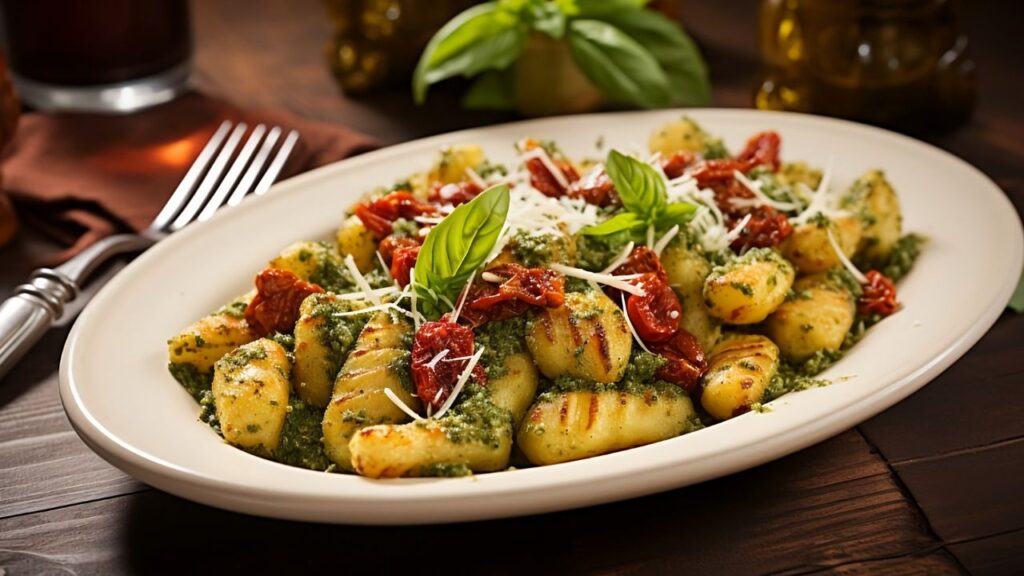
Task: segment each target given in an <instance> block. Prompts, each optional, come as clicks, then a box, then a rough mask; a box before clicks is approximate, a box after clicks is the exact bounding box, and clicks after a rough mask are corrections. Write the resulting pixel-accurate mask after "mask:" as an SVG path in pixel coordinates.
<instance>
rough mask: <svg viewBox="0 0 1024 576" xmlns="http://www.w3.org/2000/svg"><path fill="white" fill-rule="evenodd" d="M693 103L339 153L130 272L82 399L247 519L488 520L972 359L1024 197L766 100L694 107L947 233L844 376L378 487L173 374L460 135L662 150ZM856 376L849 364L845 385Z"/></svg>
mask: <svg viewBox="0 0 1024 576" xmlns="http://www.w3.org/2000/svg"><path fill="white" fill-rule="evenodd" d="M681 113H682V112H680V111H656V112H634V113H616V114H600V115H589V116H574V117H565V118H552V119H544V120H534V121H528V122H521V123H515V124H507V125H503V126H495V127H490V128H481V129H476V130H467V131H463V132H456V133H452V134H447V135H442V136H437V137H433V138H427V139H425V140H419V141H416V142H410V143H407V144H403V145H400V146H395V147H392V148H388V149H384V150H380V151H377V152H372V153H369V154H365V155H363V156H360V157H358V158H354V159H351V160H346V161H343V162H339V163H337V164H334V165H332V166H327V167H325V168H321V169H319V170H316V171H313V172H310V173H308V174H305V175H302V176H299V177H297V178H293V179H291V180H288V181H286V182H283V183H281V184H279V185H277V186H276V187H275V188H274V190H273V193H272V194H268V195H266V196H263V197H261V198H257V199H254V200H250V201H248V202H246V203H244V204H243V205H242V206H240V207H238V208H236V209H231V210H227V211H225V212H222V213H221V214H218V215H217V217H215V218H213V219H212V220H211V221H209V222H206V223H201V224H196V225H193V226H190V227H189V228H188V229H186V230H184V231H182V232H180V233H178V234H175V235H174V236H172V237H170V238H168V239H167V240H165V241H163V242H161V243H160V244H158V245H157V246H155V247H154V248H152V249H151V250H149V251H148V252H146V253H145V254H143V255H142V256H141V257H139V258H138V259H137V260H135V261H134V262H132V263H131V265H129V266H128V267H127V268H126V269H125V270H124V271H123V272H121V273H120V274H119V275H118V276H117V277H116V278H114V280H113V281H112V282H110V284H109V285H107V286H106V287H105V288H104V289H103V290H102V292H101V293H100V294H99V295H98V296H97V297H96V298H95V300H93V301H92V303H91V304H90V305H89V306H88V307H87V309H86V310H85V311H84V312H83V314H82V315H81V317H80V318H79V319H78V322H77V323H76V324H75V326H74V329H73V330H72V331H71V335H70V337H69V338H68V341H67V345H66V346H65V349H64V355H63V358H62V361H61V366H60V392H61V399H62V401H63V403H64V408H65V409H66V410H67V413H68V417H69V418H70V420H71V423H72V425H73V426H74V427H75V429H76V430H77V431H78V433H79V434H80V435H81V437H82V439H83V440H84V441H85V442H86V443H87V444H88V445H89V446H90V447H91V448H92V449H93V450H95V451H96V452H98V453H99V454H100V455H101V456H103V457H104V458H106V459H107V460H108V461H110V462H111V463H113V464H114V465H115V466H118V467H119V468H121V469H122V470H124V471H125V472H127V473H129V474H131V475H132V476H135V477H136V478H138V479H139V480H141V481H143V482H146V483H147V484H151V485H153V486H155V487H157V488H160V489H162V490H166V491H167V492H171V493H173V494H177V495H179V496H182V497H184V498H188V499H191V500H195V501H198V502H202V503H204V504H209V505H213V506H219V507H222V508H228V509H231V510H236V511H240V512H247V513H251V514H259V515H264V516H273V517H278V518H288V519H296V520H314V521H324V522H339V523H360V524H413V523H435V522H452V521H461V520H479V519H485V518H498V517H506V516H517V515H525V514H533V513H539V512H548V511H554V510H562V509H567V508H574V507H580V506H587V505H592V504H598V503H602V502H608V501H612V500H620V499H625V498H632V497H635V496H640V495H644V494H650V493H654V492H658V491H662V490H668V489H671V488H677V487H680V486H685V485H688V484H693V483H696V482H701V481H703V480H708V479H710V478H715V477H718V476H723V475H725V474H730V473H733V472H736V471H739V470H742V469H745V468H749V467H752V466H755V465H758V464H761V463H763V462H767V461H769V460H772V459H774V458H779V457H781V456H783V455H786V454H789V453H792V452H795V451H797V450H800V449H802V448H804V447H806V446H809V445H811V444H814V443H816V442H819V441H821V440H823V439H825V438H828V437H830V436H833V435H835V434H837V433H839V432H842V431H843V430H846V429H848V428H850V427H851V426H854V425H856V424H857V423H859V422H861V421H863V420H865V419H866V418H869V417H871V416H872V415H874V414H877V413H878V412H880V411H882V410H884V409H886V408H887V407H889V406H892V405H893V404H895V403H896V402H898V401H899V400H901V399H903V398H905V397H906V396H908V395H909V394H911V393H912V392H914V391H915V390H917V389H918V388H920V387H921V386H923V385H924V384H925V383H926V382H928V381H929V380H931V379H932V378H934V377H935V376H936V375H938V374H939V373H941V372H942V371H943V370H944V369H945V368H946V367H948V366H949V365H950V364H952V363H953V362H954V361H955V360H956V359H957V358H959V357H960V356H961V355H963V354H964V353H965V352H966V351H967V350H968V349H969V348H970V347H971V346H972V345H973V344H974V343H975V342H976V341H977V340H978V339H979V338H981V336H982V334H984V332H985V331H986V330H988V328H989V327H990V326H991V325H992V323H993V322H995V320H996V318H997V317H998V316H999V314H1000V312H1001V311H1002V309H1003V307H1004V305H1005V304H1006V302H1007V300H1008V299H1009V297H1010V294H1011V293H1012V291H1013V289H1014V286H1015V283H1016V282H1017V279H1018V277H1019V275H1020V271H1021V265H1022V257H1024V256H1022V252H1024V240H1022V238H1024V236H1022V233H1021V225H1020V221H1019V219H1018V216H1017V213H1016V211H1015V210H1014V208H1013V206H1012V205H1011V204H1010V202H1009V201H1008V200H1007V198H1006V197H1005V196H1004V194H1003V193H1002V191H1001V190H999V188H998V187H997V186H996V185H995V184H994V183H993V182H992V181H991V180H989V179H988V178H987V177H985V176H984V175H983V174H982V173H981V172H979V171H978V170H976V169H974V168H973V167H971V166H970V165H968V164H966V163H965V162H963V161H962V160H959V159H958V158H956V157H954V156H952V155H950V154H948V153H946V152H943V151H941V150H939V149H937V148H934V147H932V146H929V145H926V144H923V143H921V142H918V141H915V140H912V139H910V138H906V137H904V136H900V135H897V134H894V133H891V132H886V131H883V130H879V129H876V128H870V127H866V126H861V125H858V124H853V123H850V122H844V121H839V120H832V119H825V118H818V117H812V116H804V115H796V114H782V113H766V112H757V111H750V110H687V111H685V113H686V114H689V115H691V116H693V117H694V118H696V119H697V120H698V121H699V122H701V123H702V124H703V125H704V126H705V127H706V128H707V129H708V130H709V131H710V132H712V133H714V134H720V135H722V136H723V137H724V138H725V140H726V143H727V144H728V145H729V147H730V148H731V149H732V150H736V149H738V148H740V147H742V146H743V144H744V142H745V141H746V138H747V137H749V136H750V135H752V134H753V133H755V132H758V131H761V130H766V129H773V130H777V131H779V133H780V134H781V135H782V141H783V157H784V158H785V159H788V160H806V161H808V162H810V163H812V164H814V165H818V166H824V165H826V164H827V163H828V162H829V160H830V159H833V160H834V170H833V182H834V185H836V186H846V185H848V184H849V183H851V182H852V181H853V180H854V179H855V178H856V177H857V176H858V175H859V174H861V173H863V172H864V171H866V170H868V169H871V168H882V169H884V170H885V171H886V174H887V175H888V177H889V178H890V180H891V181H892V183H893V185H894V186H895V188H896V190H897V192H898V193H899V196H900V200H901V202H902V204H903V213H904V215H905V217H904V228H905V230H907V231H914V232H919V233H922V234H925V235H926V236H928V237H929V238H930V240H931V241H930V243H929V244H928V245H927V247H926V248H925V250H924V252H923V254H922V255H921V257H920V260H919V261H918V263H917V266H916V267H915V268H914V270H913V272H912V273H911V274H910V275H909V276H908V277H907V278H906V279H905V280H904V281H903V282H902V284H901V285H900V287H899V289H900V300H901V301H902V303H903V305H904V308H903V309H902V310H901V311H900V312H899V313H898V314H896V315H894V316H892V317H890V318H888V319H887V320H885V321H884V322H882V323H881V324H879V325H878V326H876V327H875V328H873V329H872V330H871V331H870V332H869V333H868V335H867V336H866V337H865V338H864V340H863V341H862V342H861V343H860V344H858V345H857V346H856V347H854V349H853V350H851V351H850V353H849V354H848V355H847V356H846V357H845V358H844V359H843V360H842V361H841V362H839V363H838V364H836V365H835V366H834V367H833V368H832V369H830V370H829V371H828V372H827V373H826V374H825V376H828V377H834V378H840V381H838V382H837V383H835V384H833V385H832V386H829V387H827V388H820V389H813V390H808V391H805V392H800V393H797V394H792V395H789V396H785V397H783V398H781V399H779V400H777V401H775V402H773V403H771V411H770V412H766V413H750V414H746V415H743V416H740V417H738V418H735V419H733V420H730V421H728V422H724V423H722V424H718V425H715V426H712V427H710V428H707V429H704V430H701V431H699V432H695V433H692V434H688V435H686V436H681V437H679V438H674V439H671V440H667V441H664V442H659V443H657V444H652V445H649V446H644V447H640V448H634V449H631V450H626V451H623V452H618V453H615V454H609V455H605V456H600V457H597V458H591V459H588V460H582V461H579V462H571V463H567V464H559V465H556V466H548V467H540V468H531V469H524V470H514V471H507V472H500V473H493V474H482V475H479V476H476V477H470V478H455V479H403V480H386V481H382V480H377V481H375V480H369V479H365V478H360V477H356V476H347V475H340V474H325V473H320V472H312V471H308V470H302V469H299V468H293V467H289V466H284V465H281V464H277V463H274V462H270V461H268V460H263V459H260V458H257V457H255V456H251V455H249V454H247V453H245V452H242V451H241V450H237V449H235V448H232V447H231V446H228V445H227V444H225V443H224V442H223V441H222V440H221V439H220V438H219V437H218V436H217V435H216V434H215V433H214V432H213V431H212V430H211V429H210V428H209V427H208V426H206V425H204V424H202V423H200V422H199V421H197V419H196V415H197V413H198V407H197V406H196V404H195V402H194V401H193V400H192V398H191V397H189V396H188V394H186V393H185V391H184V390H183V389H182V388H181V387H180V386H179V385H178V384H177V383H176V382H175V381H174V380H173V379H172V378H171V376H170V375H169V374H168V372H167V368H166V364H167V356H166V347H165V341H166V340H167V338H169V337H170V336H172V335H173V334H176V333H177V332H178V331H179V330H180V329H182V328H183V327H184V326H186V325H188V324H189V323H191V322H192V321H193V320H195V319H197V318H199V317H201V316H203V315H204V314H206V313H208V312H210V311H211V310H215V309H217V308H218V307H219V306H220V305H221V304H222V303H224V302H226V301H228V300H229V299H230V298H232V297H233V296H235V295H237V294H240V293H243V292H245V291H246V290H248V289H249V287H250V286H251V281H252V278H253V276H254V275H255V273H256V272H257V271H259V270H260V269H261V268H262V267H263V265H264V264H265V263H266V262H267V260H268V259H270V258H271V257H273V256H274V255H276V254H277V252H278V251H280V250H281V249H282V248H283V247H285V246H286V245H288V244H289V243H291V242H293V241H296V240H302V239H317V238H329V237H331V235H332V233H333V231H334V229H335V227H336V226H337V225H338V223H339V222H340V221H341V218H342V213H343V211H345V210H346V209H347V208H348V207H349V206H350V205H351V204H352V203H353V202H354V201H355V200H357V198H358V197H359V196H360V195H361V194H363V193H364V192H365V191H367V190H370V189H372V188H374V187H376V186H380V185H389V184H391V183H393V182H394V181H395V180H397V179H399V178H402V177H404V176H405V175H407V174H409V173H410V172H413V171H415V170H419V169H423V168H425V167H427V166H429V164H430V163H431V161H432V160H433V159H434V158H435V156H436V155H437V153H438V149H439V148H440V147H441V146H442V145H446V144H452V143H459V142H476V143H479V144H481V145H482V146H483V147H484V149H485V150H486V151H487V152H488V154H489V155H490V157H491V158H492V159H494V160H497V161H501V162H505V161H509V160H511V159H512V155H513V151H512V144H513V142H515V141H516V140H518V139H519V138H521V137H524V136H532V137H536V138H542V139H552V140H556V141H557V142H558V144H559V145H560V146H562V147H563V149H564V150H565V151H566V152H567V153H568V154H570V155H571V156H573V157H584V156H591V157H593V156H603V154H604V153H603V152H600V153H599V152H598V151H597V150H596V144H595V143H596V141H597V140H598V138H599V137H603V138H604V140H605V142H606V143H607V145H609V146H616V147H620V148H625V149H630V148H636V149H645V148H646V142H647V138H648V135H649V134H650V133H651V131H653V130H655V129H656V128H657V127H658V126H660V125H661V124H662V123H664V122H666V121H669V120H671V119H674V118H677V117H679V116H680V114H681ZM842 377H849V378H847V379H842Z"/></svg>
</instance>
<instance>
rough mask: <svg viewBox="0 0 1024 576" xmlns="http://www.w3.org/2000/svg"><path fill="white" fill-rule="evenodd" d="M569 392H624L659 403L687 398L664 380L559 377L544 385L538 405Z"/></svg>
mask: <svg viewBox="0 0 1024 576" xmlns="http://www.w3.org/2000/svg"><path fill="white" fill-rule="evenodd" d="M628 370H629V368H627V371H628ZM569 392H592V393H595V394H600V393H601V392H623V393H625V394H628V395H630V396H634V397H642V398H644V400H646V401H649V402H657V401H658V400H659V399H660V398H662V397H664V398H666V399H669V400H672V399H676V398H679V397H680V396H686V392H684V391H683V389H682V388H680V387H678V386H676V385H674V384H670V383H668V382H665V381H664V380H650V381H638V380H635V379H633V378H629V377H623V379H622V380H620V381H619V382H612V383H608V384H605V383H602V382H594V381H593V380H587V379H585V378H573V377H571V376H559V377H558V378H556V379H555V381H554V382H548V383H546V384H544V391H543V392H541V393H540V394H539V395H538V396H537V400H536V403H543V402H553V401H555V400H556V399H557V398H558V396H560V395H562V394H565V393H569Z"/></svg>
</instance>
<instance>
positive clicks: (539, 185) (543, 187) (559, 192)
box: [526, 158, 580, 198]
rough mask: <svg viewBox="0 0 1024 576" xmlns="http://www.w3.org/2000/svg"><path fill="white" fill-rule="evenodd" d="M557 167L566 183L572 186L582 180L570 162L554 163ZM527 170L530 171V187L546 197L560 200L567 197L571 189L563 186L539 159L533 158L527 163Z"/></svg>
mask: <svg viewBox="0 0 1024 576" xmlns="http://www.w3.org/2000/svg"><path fill="white" fill-rule="evenodd" d="M554 163H555V166H556V167H557V168H558V169H559V170H560V171H561V172H562V175H563V176H564V177H565V179H566V181H568V182H569V184H570V185H571V184H572V183H573V182H575V181H577V180H579V179H580V175H579V173H578V172H576V169H575V168H573V166H572V164H569V163H568V162H559V161H554ZM526 169H527V170H529V171H530V185H531V186H533V187H534V188H536V189H537V190H539V191H540V193H541V194H543V195H545V196H550V197H552V198H559V197H561V196H565V194H566V192H568V191H569V189H568V188H567V187H565V186H562V185H561V184H560V183H559V182H558V179H557V178H556V177H555V176H554V175H553V174H552V173H551V171H550V170H548V167H547V165H546V164H544V162H543V161H541V160H540V159H539V158H531V159H529V160H527V161H526Z"/></svg>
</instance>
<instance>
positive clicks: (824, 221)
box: [807, 212, 832, 228]
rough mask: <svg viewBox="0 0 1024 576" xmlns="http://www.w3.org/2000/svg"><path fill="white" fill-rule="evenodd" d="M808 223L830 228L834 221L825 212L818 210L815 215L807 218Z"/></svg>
mask: <svg viewBox="0 0 1024 576" xmlns="http://www.w3.org/2000/svg"><path fill="white" fill-rule="evenodd" d="M807 223H808V224H814V225H815V226H817V227H818V228H828V225H829V224H831V223H832V219H831V218H829V217H828V216H825V213H824V212H818V213H817V214H815V215H814V216H811V217H810V218H808V219H807Z"/></svg>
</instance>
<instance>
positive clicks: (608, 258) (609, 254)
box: [576, 231, 630, 272]
mask: <svg viewBox="0 0 1024 576" xmlns="http://www.w3.org/2000/svg"><path fill="white" fill-rule="evenodd" d="M629 241H630V235H629V232H628V231H623V232H616V233H615V234H608V235H605V236H586V235H583V234H580V235H579V237H578V238H576V265H577V266H578V267H580V268H582V269H584V270H590V271H591V272H600V271H601V270H604V269H605V268H606V267H607V266H608V265H609V264H611V263H612V260H614V259H615V257H616V256H618V255H619V254H621V253H622V250H623V249H624V248H625V247H626V244H628V243H629Z"/></svg>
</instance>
